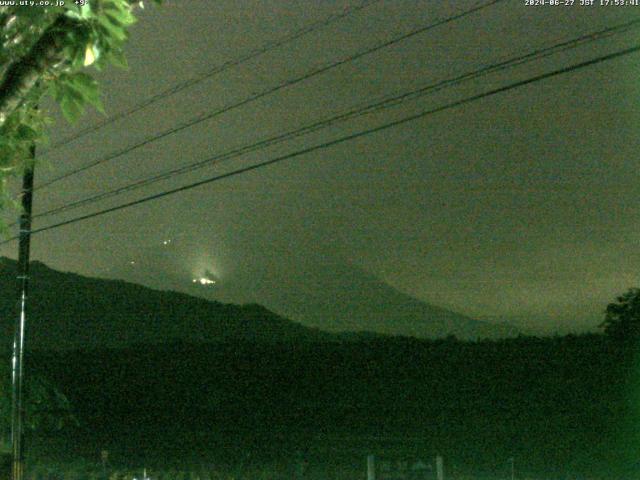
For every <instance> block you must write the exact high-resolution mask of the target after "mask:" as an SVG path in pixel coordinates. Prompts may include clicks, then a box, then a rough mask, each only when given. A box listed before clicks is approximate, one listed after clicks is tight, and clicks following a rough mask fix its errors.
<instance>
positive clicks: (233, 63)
mask: <svg viewBox="0 0 640 480" xmlns="http://www.w3.org/2000/svg"><path fill="white" fill-rule="evenodd" d="M379 1H380V0H365V1H363V2H362V3H360V4H359V5H356V6H354V7H348V8H345V9H344V11H343V12H342V13H338V14H333V15H329V16H328V17H326V18H324V19H322V20H319V21H317V22H314V23H311V24H310V25H307V26H306V27H303V28H301V29H299V30H297V31H295V32H293V33H291V34H288V35H284V36H283V37H281V38H279V39H276V40H274V41H272V42H267V43H266V44H264V45H263V46H261V47H259V48H257V49H255V50H251V51H250V52H249V53H246V54H244V55H241V56H240V57H238V58H235V59H233V60H229V61H226V62H224V63H222V64H220V65H216V66H214V67H213V68H210V69H209V70H207V71H206V72H204V73H201V74H199V75H196V76H194V77H191V78H190V79H188V80H185V81H184V82H180V83H177V84H175V85H173V86H171V87H169V88H167V89H165V90H163V91H161V92H158V93H156V94H155V95H152V96H150V97H148V98H146V99H144V100H142V101H141V102H139V103H137V104H135V105H134V106H132V107H130V108H128V109H126V110H122V111H121V112H119V113H116V114H114V115H111V116H110V117H109V118H107V119H105V120H103V121H101V122H98V123H96V124H95V125H92V126H90V127H86V128H83V129H82V130H80V131H78V132H77V133H75V134H73V135H71V136H69V137H67V138H65V139H64V140H61V141H59V142H57V143H56V144H54V145H53V146H52V147H51V148H49V149H48V150H47V152H51V151H54V150H57V149H59V148H61V147H63V146H65V145H68V144H70V143H72V142H74V141H76V140H77V139H79V138H81V137H84V136H85V135H88V134H90V133H93V132H96V131H98V130H100V129H101V128H102V127H105V126H107V125H110V124H112V123H115V122H117V121H118V120H122V119H123V118H125V117H128V116H130V115H133V114H134V113H136V112H139V111H140V110H142V109H144V108H146V107H148V106H149V105H152V104H154V103H156V102H159V101H160V100H163V99H165V98H167V97H170V96H171V95H175V94H176V93H179V92H181V91H183V90H186V89H187V88H190V87H192V86H194V85H197V84H198V83H200V82H202V81H204V80H206V79H208V78H211V77H213V76H215V75H217V74H219V73H222V72H224V71H226V70H228V69H230V68H233V67H237V66H238V65H241V64H242V63H245V62H248V61H249V60H253V59H255V58H258V57H259V56H261V55H263V54H265V53H268V52H269V51H271V50H274V49H276V48H278V47H282V46H283V45H286V44H287V43H290V42H293V41H294V40H297V39H299V38H302V37H304V36H306V35H308V34H310V33H313V32H315V31H317V30H320V29H322V28H324V27H326V26H328V25H330V24H332V23H334V22H336V21H338V20H341V19H343V18H345V17H348V16H350V15H353V14H354V13H356V12H358V11H360V10H363V9H364V8H367V7H368V6H370V5H372V4H374V3H378V2H379ZM45 153H46V152H45Z"/></svg>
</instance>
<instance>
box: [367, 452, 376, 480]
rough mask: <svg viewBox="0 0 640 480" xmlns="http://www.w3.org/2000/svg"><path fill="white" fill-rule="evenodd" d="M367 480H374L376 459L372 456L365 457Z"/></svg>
mask: <svg viewBox="0 0 640 480" xmlns="http://www.w3.org/2000/svg"><path fill="white" fill-rule="evenodd" d="M367 480H376V459H375V457H374V456H373V455H368V456H367Z"/></svg>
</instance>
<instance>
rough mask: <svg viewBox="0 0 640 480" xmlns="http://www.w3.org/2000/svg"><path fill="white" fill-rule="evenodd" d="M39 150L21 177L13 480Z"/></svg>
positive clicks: (18, 461)
mask: <svg viewBox="0 0 640 480" xmlns="http://www.w3.org/2000/svg"><path fill="white" fill-rule="evenodd" d="M35 155H36V147H35V146H34V145H32V146H31V162H30V164H29V165H27V166H26V167H25V170H24V174H23V176H22V213H21V214H20V237H19V242H20V243H19V247H18V277H17V278H18V282H19V284H20V292H19V303H20V314H19V315H18V316H17V317H16V323H15V330H14V337H13V359H12V379H11V380H12V382H11V387H12V392H11V393H12V395H11V397H12V404H11V446H12V450H13V468H12V478H13V480H22V477H23V473H24V466H23V449H22V415H23V412H24V407H23V405H22V378H23V359H24V329H25V323H26V320H27V298H28V289H29V246H30V242H31V205H32V200H33V167H34V165H33V162H34V160H35Z"/></svg>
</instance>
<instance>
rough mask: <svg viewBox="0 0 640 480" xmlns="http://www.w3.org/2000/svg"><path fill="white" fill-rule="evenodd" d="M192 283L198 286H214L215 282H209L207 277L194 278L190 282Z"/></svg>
mask: <svg viewBox="0 0 640 480" xmlns="http://www.w3.org/2000/svg"><path fill="white" fill-rule="evenodd" d="M192 282H193V283H199V284H200V285H215V284H216V281H215V280H211V279H210V278H207V277H200V278H194V279H193V280H192Z"/></svg>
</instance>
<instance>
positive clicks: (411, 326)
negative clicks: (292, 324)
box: [206, 256, 519, 340]
mask: <svg viewBox="0 0 640 480" xmlns="http://www.w3.org/2000/svg"><path fill="white" fill-rule="evenodd" d="M292 263H295V265H290V266H287V267H282V268H281V269H280V270H277V269H273V270H271V271H270V272H269V274H268V275H266V274H264V275H262V276H261V274H260V273H257V274H256V276H259V277H260V278H265V281H264V282H261V285H260V286H258V287H257V288H256V291H255V293H254V295H255V298H257V299H259V302H260V303H261V304H264V305H267V306H268V307H269V308H270V309H271V310H273V311H276V312H278V313H280V314H281V315H284V316H286V317H287V318H291V319H292V320H295V321H297V322H300V323H302V324H304V325H310V326H315V327H319V328H322V329H323V330H325V329H326V330H329V331H334V332H344V331H362V330H364V331H368V332H374V333H377V334H385V335H402V336H411V337H416V338H442V337H446V336H448V335H455V336H456V337H458V338H460V339H465V340H476V339H480V338H501V337H509V336H516V335H518V333H519V331H518V329H517V328H515V327H514V326H513V325H510V324H508V323H491V322H485V321H481V320H476V319H473V318H470V317H467V316H465V315H461V314H459V313H456V312H452V311H450V310H447V309H445V308H441V307H438V306H435V305H431V304H429V303H427V302H423V301H421V300H418V299H416V298H414V297H411V296H410V295H407V294H405V293H403V292H400V291H398V290H396V289H395V288H394V287H392V286H391V285H389V284H387V283H385V282H384V281H383V280H381V279H379V278H377V277H375V276H374V275H372V274H371V273H369V272H367V271H365V270H363V269H361V268H359V267H357V266H356V265H353V264H349V263H343V262H339V261H334V260H329V259H326V258H315V257H313V256H306V257H305V258H299V257H298V258H295V259H293V260H292ZM281 285H287V288H279V286H281ZM234 287H235V286H234V285H231V286H229V287H228V289H233V288H234ZM223 288H224V287H223ZM206 294H207V295H208V298H215V296H216V295H217V291H216V289H212V290H208V291H206Z"/></svg>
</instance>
